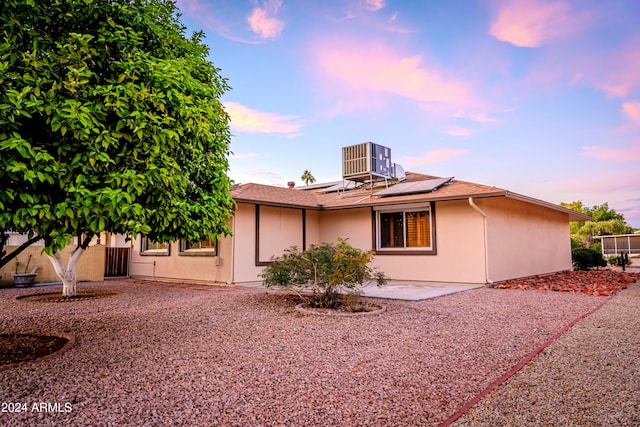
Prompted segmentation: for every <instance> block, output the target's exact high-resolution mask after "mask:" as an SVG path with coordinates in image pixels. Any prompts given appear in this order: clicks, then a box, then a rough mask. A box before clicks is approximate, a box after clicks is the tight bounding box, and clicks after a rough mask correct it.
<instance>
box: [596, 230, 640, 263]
mask: <svg viewBox="0 0 640 427" xmlns="http://www.w3.org/2000/svg"><path fill="white" fill-rule="evenodd" d="M593 238H594V239H599V240H600V241H601V242H602V256H603V257H607V256H611V255H616V256H617V255H620V254H623V253H624V254H627V255H629V256H640V233H634V234H616V235H608V236H593Z"/></svg>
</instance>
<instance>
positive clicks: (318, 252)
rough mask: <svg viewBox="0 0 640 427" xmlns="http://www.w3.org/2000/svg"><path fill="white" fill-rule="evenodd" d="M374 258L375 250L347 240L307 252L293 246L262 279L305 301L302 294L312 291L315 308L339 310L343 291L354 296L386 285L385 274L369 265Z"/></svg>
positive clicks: (271, 285)
mask: <svg viewBox="0 0 640 427" xmlns="http://www.w3.org/2000/svg"><path fill="white" fill-rule="evenodd" d="M373 255H374V252H373V251H362V250H360V249H358V248H354V247H353V246H351V245H350V244H348V243H347V241H346V240H344V239H338V244H337V245H330V244H328V243H323V244H321V245H312V246H311V247H310V248H309V249H307V250H306V251H304V252H301V251H300V250H299V249H298V248H297V247H296V246H293V247H291V248H289V249H287V250H285V253H284V255H282V256H281V257H278V258H275V259H273V263H272V264H271V265H269V266H268V267H266V268H265V269H264V271H263V272H262V273H261V274H260V277H261V278H262V279H263V281H264V284H265V286H266V287H274V286H282V287H286V288H289V289H291V290H294V291H296V292H297V293H298V295H299V296H300V297H301V298H303V299H305V296H303V295H302V294H301V293H300V292H301V291H310V292H311V296H310V297H309V298H306V300H307V303H308V304H309V306H311V307H321V308H336V307H337V306H338V305H339V304H340V303H341V301H340V291H347V292H349V293H351V294H352V295H354V294H359V292H360V287H361V286H362V284H363V283H365V282H368V281H372V280H375V281H376V282H377V284H378V286H382V285H384V284H386V282H387V278H386V277H385V276H384V274H383V273H381V272H378V271H376V270H374V269H373V268H371V267H370V266H369V264H370V263H371V261H372V260H373Z"/></svg>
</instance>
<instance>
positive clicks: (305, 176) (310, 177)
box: [300, 169, 316, 185]
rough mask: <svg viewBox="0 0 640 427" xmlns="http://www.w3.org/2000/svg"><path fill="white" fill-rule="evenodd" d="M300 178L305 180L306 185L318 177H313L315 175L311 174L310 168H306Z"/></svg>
mask: <svg viewBox="0 0 640 427" xmlns="http://www.w3.org/2000/svg"><path fill="white" fill-rule="evenodd" d="M300 179H301V180H303V181H304V185H309V183H311V184H313V183H314V182H316V179H315V178H314V177H313V175H311V172H309V169H305V171H304V172H303V173H302V176H301V177H300Z"/></svg>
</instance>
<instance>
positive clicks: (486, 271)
mask: <svg viewBox="0 0 640 427" xmlns="http://www.w3.org/2000/svg"><path fill="white" fill-rule="evenodd" d="M469 206H471V207H472V208H473V209H475V210H476V211H477V212H478V213H479V214H480V215H482V234H483V237H484V276H485V280H486V281H487V283H488V284H490V285H491V284H493V280H491V279H490V278H489V243H488V241H487V214H485V213H484V212H483V211H482V209H480V208H479V207H478V205H476V204H475V203H474V201H473V197H469Z"/></svg>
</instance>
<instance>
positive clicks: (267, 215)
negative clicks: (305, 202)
mask: <svg viewBox="0 0 640 427" xmlns="http://www.w3.org/2000/svg"><path fill="white" fill-rule="evenodd" d="M259 227H260V228H259V234H258V236H259V240H260V241H259V259H258V260H259V261H260V262H269V261H270V260H271V258H272V257H277V256H280V255H282V254H283V252H284V250H285V249H287V248H290V247H291V246H297V247H298V248H299V249H302V245H303V237H302V233H303V230H302V210H301V209H289V208H278V207H272V206H260V221H259Z"/></svg>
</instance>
